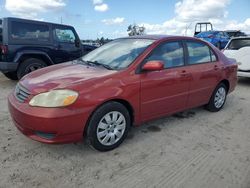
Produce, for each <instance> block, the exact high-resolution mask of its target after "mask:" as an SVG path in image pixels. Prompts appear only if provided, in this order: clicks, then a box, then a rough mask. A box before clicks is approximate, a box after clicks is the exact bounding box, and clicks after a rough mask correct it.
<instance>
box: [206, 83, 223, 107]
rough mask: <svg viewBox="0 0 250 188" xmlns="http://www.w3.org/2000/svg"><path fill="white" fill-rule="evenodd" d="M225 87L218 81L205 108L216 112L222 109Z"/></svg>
mask: <svg viewBox="0 0 250 188" xmlns="http://www.w3.org/2000/svg"><path fill="white" fill-rule="evenodd" d="M227 89H228V88H227V87H226V85H225V84H224V83H220V84H219V85H218V86H217V87H216V88H215V90H214V92H213V95H212V97H211V98H210V100H209V103H208V104H207V106H206V108H207V109H208V110H209V111H211V112H218V111H220V110H221V109H222V107H223V106H224V104H225V102H226V98H227Z"/></svg>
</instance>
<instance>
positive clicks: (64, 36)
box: [54, 29, 76, 43]
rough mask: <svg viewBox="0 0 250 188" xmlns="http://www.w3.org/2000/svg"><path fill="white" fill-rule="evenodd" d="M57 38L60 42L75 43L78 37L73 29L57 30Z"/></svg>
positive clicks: (55, 32)
mask: <svg viewBox="0 0 250 188" xmlns="http://www.w3.org/2000/svg"><path fill="white" fill-rule="evenodd" d="M54 35H55V38H56V40H57V41H58V42H67V43H75V40H76V37H75V34H74V32H73V31H72V30H71V29H55V31H54Z"/></svg>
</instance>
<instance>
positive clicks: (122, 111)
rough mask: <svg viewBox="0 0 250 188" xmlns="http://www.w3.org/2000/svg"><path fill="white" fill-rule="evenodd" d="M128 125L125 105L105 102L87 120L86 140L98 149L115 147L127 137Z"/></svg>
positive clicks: (129, 122) (127, 113) (105, 149)
mask: <svg viewBox="0 0 250 188" xmlns="http://www.w3.org/2000/svg"><path fill="white" fill-rule="evenodd" d="M113 118H114V119H113ZM130 125H131V117H130V114H129V112H128V110H127V108H126V107H125V106H123V105H122V104H120V103H118V102H108V103H105V104H104V105H102V106H101V107H99V108H98V109H97V110H96V111H95V112H94V113H93V115H92V116H91V118H90V120H89V123H88V128H87V142H88V144H89V145H90V146H92V147H93V148H94V149H96V150H98V151H109V150H112V149H115V148H116V147H118V146H119V145H120V144H121V143H122V142H123V141H124V139H125V138H126V137H127V135H128V130H129V127H130Z"/></svg>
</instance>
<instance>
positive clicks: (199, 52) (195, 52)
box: [186, 42, 216, 65]
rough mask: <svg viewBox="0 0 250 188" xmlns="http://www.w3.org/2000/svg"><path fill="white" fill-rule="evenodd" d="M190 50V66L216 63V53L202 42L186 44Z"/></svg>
mask: <svg viewBox="0 0 250 188" xmlns="http://www.w3.org/2000/svg"><path fill="white" fill-rule="evenodd" d="M186 44H187V49H188V64H190V65H193V64H201V63H208V62H213V61H216V56H215V54H214V52H213V51H212V50H211V49H210V48H209V47H208V46H207V45H206V44H205V43H201V42H186Z"/></svg>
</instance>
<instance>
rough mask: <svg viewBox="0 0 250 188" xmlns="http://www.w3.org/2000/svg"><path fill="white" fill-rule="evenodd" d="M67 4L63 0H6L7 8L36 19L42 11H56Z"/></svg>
mask: <svg viewBox="0 0 250 188" xmlns="http://www.w3.org/2000/svg"><path fill="white" fill-rule="evenodd" d="M64 6H66V4H65V2H64V1H63V0H43V1H37V0H6V2H5V9H6V10H8V11H9V12H10V13H11V14H13V15H15V16H19V17H22V18H30V19H32V18H33V19H34V18H36V17H37V15H38V14H39V13H41V12H47V11H54V10H58V9H61V8H63V7H64Z"/></svg>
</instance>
